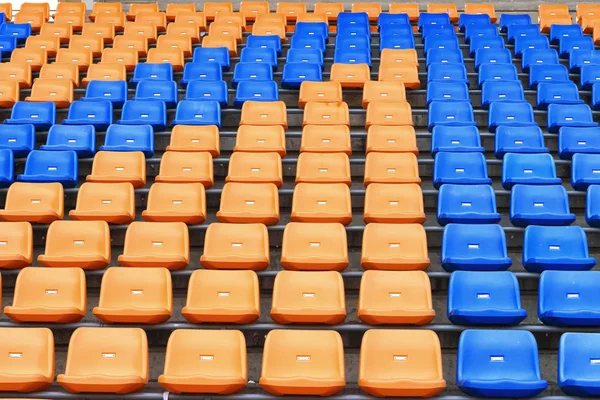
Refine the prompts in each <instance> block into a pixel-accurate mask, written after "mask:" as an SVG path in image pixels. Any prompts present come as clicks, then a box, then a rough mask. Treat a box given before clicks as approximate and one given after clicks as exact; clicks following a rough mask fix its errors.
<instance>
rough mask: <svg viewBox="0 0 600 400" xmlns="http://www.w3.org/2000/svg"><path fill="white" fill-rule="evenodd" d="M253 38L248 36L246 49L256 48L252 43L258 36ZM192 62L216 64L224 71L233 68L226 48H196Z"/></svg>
mask: <svg viewBox="0 0 600 400" xmlns="http://www.w3.org/2000/svg"><path fill="white" fill-rule="evenodd" d="M250 38H252V36H248V42H247V43H246V47H250V48H252V47H254V46H252V43H251V42H252V41H253V40H254V41H255V40H256V38H257V37H256V36H254V39H253V40H250ZM277 40H279V38H277ZM279 46H280V47H279V51H280V52H281V42H279ZM192 62H193V63H200V64H208V63H215V64H218V65H220V66H221V69H222V70H223V71H229V69H230V67H231V61H230V59H229V50H228V49H227V48H226V47H215V48H209V47H196V48H195V49H194V53H193V54H192Z"/></svg>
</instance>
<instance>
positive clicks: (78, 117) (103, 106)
mask: <svg viewBox="0 0 600 400" xmlns="http://www.w3.org/2000/svg"><path fill="white" fill-rule="evenodd" d="M112 122H113V105H112V103H111V102H110V101H74V102H73V103H71V106H70V107H69V114H68V117H67V118H66V119H63V121H62V123H63V124H64V125H78V126H79V128H80V129H84V130H85V129H86V127H89V126H92V127H94V129H97V130H99V131H105V130H106V129H107V128H108V127H109V126H110V124H112ZM56 126H57V125H53V126H52V127H51V128H50V130H52V128H54V127H56ZM71 143H73V142H71ZM94 145H95V143H94ZM42 150H43V149H42ZM65 150H71V149H65Z"/></svg>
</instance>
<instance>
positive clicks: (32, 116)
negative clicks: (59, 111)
mask: <svg viewBox="0 0 600 400" xmlns="http://www.w3.org/2000/svg"><path fill="white" fill-rule="evenodd" d="M29 117H30V118H39V117H40V116H39V115H38V114H31V115H30V116H29Z"/></svg>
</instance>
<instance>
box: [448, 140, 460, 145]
mask: <svg viewBox="0 0 600 400" xmlns="http://www.w3.org/2000/svg"><path fill="white" fill-rule="evenodd" d="M450 143H451V144H460V140H451V141H450Z"/></svg>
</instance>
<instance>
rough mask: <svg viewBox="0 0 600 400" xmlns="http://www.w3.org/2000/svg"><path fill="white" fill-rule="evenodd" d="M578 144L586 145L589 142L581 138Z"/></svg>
mask: <svg viewBox="0 0 600 400" xmlns="http://www.w3.org/2000/svg"><path fill="white" fill-rule="evenodd" d="M577 144H578V145H580V146H585V145H586V144H587V142H586V141H585V140H579V141H577Z"/></svg>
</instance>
